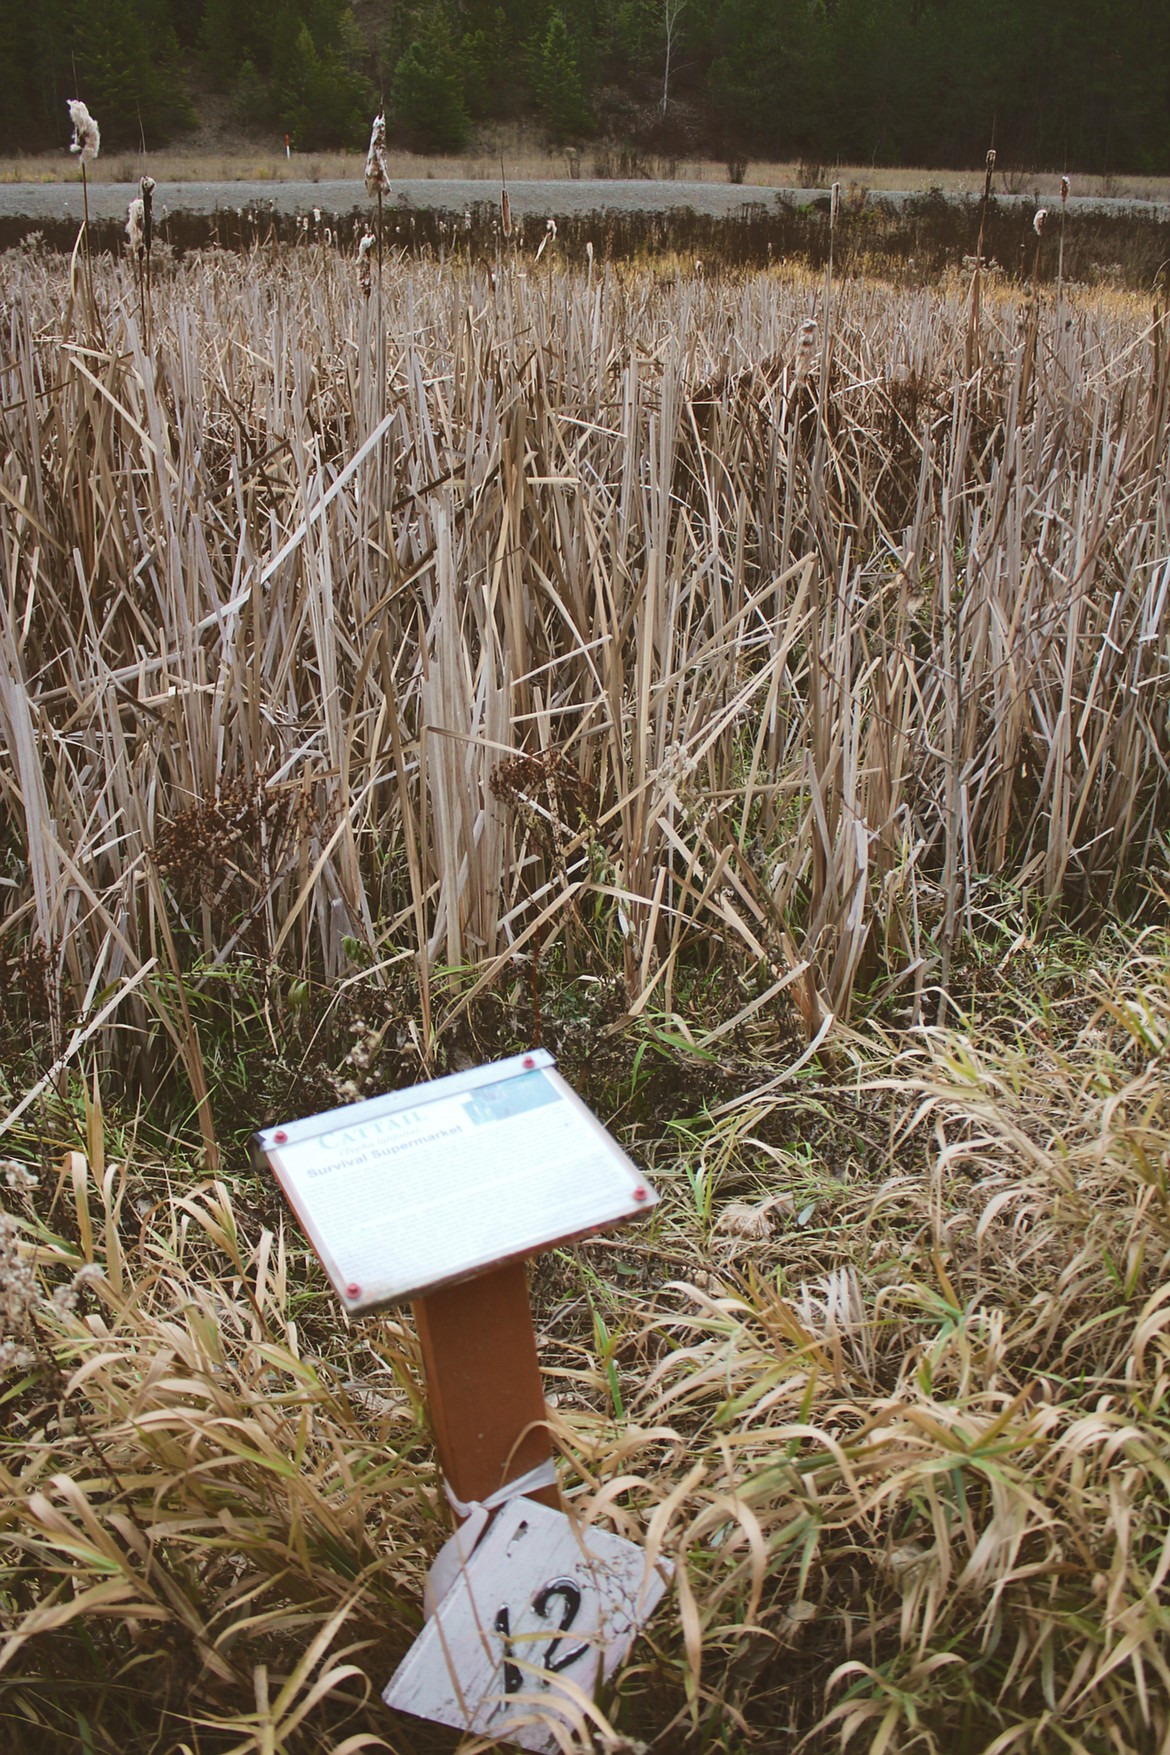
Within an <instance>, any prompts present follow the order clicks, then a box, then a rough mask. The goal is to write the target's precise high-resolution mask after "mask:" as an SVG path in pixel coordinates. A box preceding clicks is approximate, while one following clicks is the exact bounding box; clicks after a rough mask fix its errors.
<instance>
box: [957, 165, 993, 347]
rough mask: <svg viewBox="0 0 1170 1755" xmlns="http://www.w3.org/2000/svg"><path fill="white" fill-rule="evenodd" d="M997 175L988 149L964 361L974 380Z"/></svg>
mask: <svg viewBox="0 0 1170 1755" xmlns="http://www.w3.org/2000/svg"><path fill="white" fill-rule="evenodd" d="M994 175H995V148H994V146H992V147H989V148H988V152H987V159H986V161H985V164H984V171H983V200H982V201H981V202H980V205H979V237H978V240H977V242H976V245H975V271H974V273H973V274H972V276H971V305H970V311H969V314H968V319H967V349H966V355H965V360H964V366H965V371H966V375H967V377H968V378H972V377H974V375H975V372H976V369H977V367H978V363H979V312H980V301H981V297H982V275H983V237H984V232H985V231H986V228H987V210H988V208H989V207H990V205H991V179H992V177H993V176H994Z"/></svg>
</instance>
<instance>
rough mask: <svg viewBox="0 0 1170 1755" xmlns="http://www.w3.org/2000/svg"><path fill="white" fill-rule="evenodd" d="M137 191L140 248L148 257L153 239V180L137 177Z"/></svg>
mask: <svg viewBox="0 0 1170 1755" xmlns="http://www.w3.org/2000/svg"><path fill="white" fill-rule="evenodd" d="M138 189H139V193H140V194H141V196H142V246H143V248H144V250H145V251H146V254H147V255H148V256H149V255H150V245H151V241H152V239H153V237H154V223H153V218H152V215H153V210H154V178H153V177H139V179H138Z"/></svg>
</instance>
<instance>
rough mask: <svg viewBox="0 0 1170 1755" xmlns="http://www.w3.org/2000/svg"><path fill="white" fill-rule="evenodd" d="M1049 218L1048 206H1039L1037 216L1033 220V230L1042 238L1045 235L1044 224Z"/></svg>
mask: <svg viewBox="0 0 1170 1755" xmlns="http://www.w3.org/2000/svg"><path fill="white" fill-rule="evenodd" d="M1047 219H1048V209H1047V208H1046V207H1038V208H1037V209H1036V216H1035V218H1034V219H1033V221H1032V230H1033V231H1034V232H1035V234H1036V236H1037V237H1038V238H1042V237H1043V236H1044V226H1045V224H1046V222H1047Z"/></svg>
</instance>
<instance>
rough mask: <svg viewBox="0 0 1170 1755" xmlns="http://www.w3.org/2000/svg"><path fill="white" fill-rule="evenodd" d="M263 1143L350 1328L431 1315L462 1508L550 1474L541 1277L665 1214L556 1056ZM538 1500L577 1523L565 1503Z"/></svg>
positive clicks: (549, 1495) (443, 1422) (315, 1122)
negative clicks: (545, 1254)
mask: <svg viewBox="0 0 1170 1755" xmlns="http://www.w3.org/2000/svg"><path fill="white" fill-rule="evenodd" d="M254 1143H255V1145H256V1147H257V1149H258V1151H259V1152H260V1153H261V1154H262V1155H263V1156H264V1157H265V1158H266V1159H267V1160H268V1162H269V1164H270V1165H271V1166H272V1168H273V1170H274V1171H275V1173H276V1175H277V1177H278V1179H279V1181H280V1184H281V1186H282V1188H283V1189H284V1192H285V1194H286V1195H287V1196H288V1198H289V1200H290V1202H291V1203H292V1206H293V1208H294V1210H295V1211H296V1214H297V1217H298V1218H299V1219H300V1222H301V1224H302V1226H303V1227H304V1229H305V1232H306V1233H307V1235H308V1237H309V1239H310V1241H311V1242H312V1244H313V1246H314V1248H315V1249H316V1251H317V1254H318V1255H319V1256H320V1258H321V1262H322V1264H323V1266H324V1268H325V1271H326V1273H327V1274H328V1275H329V1278H330V1280H331V1281H332V1283H333V1286H334V1289H335V1290H336V1292H337V1295H338V1298H339V1299H340V1301H341V1303H342V1305H343V1306H344V1307H345V1309H346V1311H347V1312H348V1313H349V1314H350V1315H351V1316H354V1317H358V1316H363V1315H366V1314H367V1313H369V1312H372V1311H376V1310H380V1309H384V1308H385V1307H386V1306H388V1305H392V1304H402V1303H406V1302H412V1303H413V1307H414V1314H415V1320H416V1322H417V1325H418V1333H419V1340H420V1342H421V1346H422V1356H423V1366H424V1369H425V1372H426V1380H427V1396H428V1402H429V1407H430V1415H431V1423H432V1426H433V1428H434V1434H435V1444H436V1448H437V1450H438V1453H439V1462H440V1465H441V1467H442V1470H443V1473H444V1476H445V1477H446V1480H447V1484H448V1486H449V1488H450V1490H451V1493H452V1494H453V1496H454V1497H455V1498H457V1499H459V1500H461V1501H463V1502H468V1503H469V1502H471V1501H473V1500H482V1499H485V1498H487V1497H489V1496H490V1495H491V1494H493V1493H496V1492H497V1491H498V1490H499V1489H500V1488H501V1487H503V1486H505V1485H506V1484H507V1483H508V1482H509V1481H513V1480H517V1479H519V1478H520V1477H521V1476H522V1475H525V1474H527V1473H528V1472H529V1471H530V1470H531V1469H532V1468H534V1467H536V1466H537V1465H538V1464H540V1463H542V1462H546V1461H547V1460H548V1459H549V1458H550V1457H551V1454H552V1452H551V1445H550V1441H549V1436H548V1428H547V1416H546V1409H545V1403H544V1392H543V1389H542V1387H541V1381H540V1368H539V1365H538V1362H537V1355H536V1338H535V1335H534V1333H533V1328H532V1313H531V1310H530V1307H529V1301H528V1288H527V1281H526V1276H525V1268H524V1263H525V1259H526V1258H527V1257H528V1256H531V1255H535V1254H537V1253H538V1252H539V1251H541V1250H544V1249H551V1248H553V1247H554V1246H555V1245H557V1244H560V1243H565V1242H568V1241H569V1240H571V1239H572V1238H577V1237H582V1236H586V1235H588V1234H590V1233H592V1232H595V1231H600V1230H603V1229H605V1228H606V1227H608V1226H610V1225H614V1224H620V1223H621V1222H622V1221H623V1220H625V1219H629V1218H634V1217H636V1216H638V1215H641V1214H644V1213H646V1212H648V1211H649V1210H650V1209H651V1208H652V1207H653V1205H654V1203H655V1201H656V1199H657V1196H656V1195H655V1193H654V1191H653V1189H652V1188H651V1187H650V1186H649V1184H648V1183H647V1182H646V1179H645V1178H644V1177H643V1176H642V1175H641V1173H640V1172H639V1171H638V1169H637V1168H636V1167H635V1165H633V1164H632V1163H631V1162H630V1160H629V1159H628V1158H627V1157H626V1155H625V1153H624V1152H623V1151H622V1150H621V1148H620V1147H619V1146H618V1145H617V1143H616V1141H614V1140H613V1139H611V1138H610V1136H609V1134H607V1133H606V1131H605V1129H604V1128H603V1127H602V1126H601V1125H600V1123H599V1122H598V1121H597V1120H596V1118H595V1117H594V1116H593V1115H591V1114H590V1112H589V1110H588V1109H586V1107H585V1105H584V1104H583V1103H582V1102H581V1100H580V1099H579V1098H578V1097H577V1096H576V1094H575V1093H574V1092H573V1091H572V1090H570V1088H569V1086H568V1085H567V1084H566V1083H565V1081H564V1080H563V1079H562V1078H561V1077H560V1075H559V1073H557V1072H556V1070H555V1068H554V1066H553V1061H552V1056H551V1055H550V1054H549V1053H547V1051H545V1050H543V1049H536V1050H533V1051H532V1052H531V1053H529V1054H523V1055H516V1056H514V1057H513V1058H512V1059H510V1060H505V1061H499V1062H497V1063H496V1064H495V1065H492V1066H484V1067H476V1068H473V1069H472V1070H471V1071H469V1072H465V1073H457V1074H455V1075H453V1076H452V1077H449V1078H442V1079H434V1080H432V1081H431V1082H430V1083H429V1084H425V1085H416V1086H414V1087H413V1088H412V1089H410V1090H408V1091H399V1092H394V1093H392V1094H391V1095H389V1096H386V1097H376V1098H372V1099H370V1100H369V1101H368V1102H364V1103H355V1104H352V1105H350V1106H349V1107H348V1108H345V1109H334V1110H330V1111H329V1112H328V1113H326V1114H324V1115H317V1116H312V1117H310V1118H309V1119H308V1120H305V1121H293V1122H288V1123H286V1124H285V1125H283V1126H281V1127H275V1128H266V1129H265V1130H264V1131H263V1132H262V1133H259V1134H257V1135H256V1136H255V1142H254ZM533 1497H534V1498H538V1499H540V1500H542V1501H543V1502H544V1503H545V1504H546V1505H549V1506H552V1507H553V1508H557V1507H559V1505H560V1496H559V1494H558V1492H557V1489H556V1487H555V1486H553V1487H545V1488H541V1489H539V1490H538V1491H536V1492H534V1494H533Z"/></svg>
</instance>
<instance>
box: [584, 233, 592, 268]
mask: <svg viewBox="0 0 1170 1755" xmlns="http://www.w3.org/2000/svg"><path fill="white" fill-rule="evenodd" d="M585 260H586V262H588V264H589V266H590V268H592V267H593V239H592V238H586V240H585Z"/></svg>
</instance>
